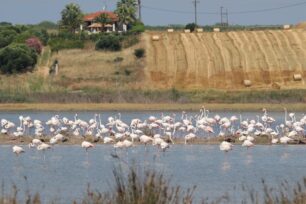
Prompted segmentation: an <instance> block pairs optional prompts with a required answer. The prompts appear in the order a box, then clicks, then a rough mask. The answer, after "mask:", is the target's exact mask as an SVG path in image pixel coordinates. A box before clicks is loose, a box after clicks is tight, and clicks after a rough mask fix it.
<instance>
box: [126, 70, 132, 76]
mask: <svg viewBox="0 0 306 204" xmlns="http://www.w3.org/2000/svg"><path fill="white" fill-rule="evenodd" d="M131 73H132V72H131V71H130V70H128V69H125V70H124V74H125V75H126V76H130V74H131Z"/></svg>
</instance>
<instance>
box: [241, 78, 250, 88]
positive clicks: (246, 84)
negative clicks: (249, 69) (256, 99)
mask: <svg viewBox="0 0 306 204" xmlns="http://www.w3.org/2000/svg"><path fill="white" fill-rule="evenodd" d="M243 84H244V86H246V87H250V86H252V82H251V80H248V79H245V80H243Z"/></svg>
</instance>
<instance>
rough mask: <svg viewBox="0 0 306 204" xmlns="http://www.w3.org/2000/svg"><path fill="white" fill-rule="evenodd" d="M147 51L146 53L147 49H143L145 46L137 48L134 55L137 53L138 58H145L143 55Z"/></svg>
mask: <svg viewBox="0 0 306 204" xmlns="http://www.w3.org/2000/svg"><path fill="white" fill-rule="evenodd" d="M145 53H146V51H145V49H143V48H139V49H136V50H135V51H134V55H135V56H136V57H137V58H138V59H140V58H143V57H144V56H145Z"/></svg>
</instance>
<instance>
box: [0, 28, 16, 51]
mask: <svg viewBox="0 0 306 204" xmlns="http://www.w3.org/2000/svg"><path fill="white" fill-rule="evenodd" d="M16 36H17V32H16V31H14V30H11V29H2V30H0V48H3V47H6V46H8V45H9V44H11V43H12V42H13V41H14V40H15V38H16Z"/></svg>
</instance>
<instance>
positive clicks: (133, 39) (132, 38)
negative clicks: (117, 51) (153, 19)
mask: <svg viewBox="0 0 306 204" xmlns="http://www.w3.org/2000/svg"><path fill="white" fill-rule="evenodd" d="M137 43H139V35H134V34H132V35H124V36H123V39H122V47H124V48H129V47H132V46H133V45H136V44H137Z"/></svg>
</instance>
